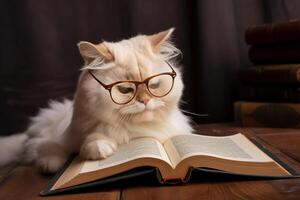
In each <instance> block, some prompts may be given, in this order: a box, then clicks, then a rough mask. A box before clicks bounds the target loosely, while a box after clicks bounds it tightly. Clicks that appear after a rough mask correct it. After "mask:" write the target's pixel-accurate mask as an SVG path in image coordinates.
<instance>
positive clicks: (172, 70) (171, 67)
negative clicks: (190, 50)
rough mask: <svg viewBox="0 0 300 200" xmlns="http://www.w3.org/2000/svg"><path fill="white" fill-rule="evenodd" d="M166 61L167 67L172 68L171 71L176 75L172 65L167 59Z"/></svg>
mask: <svg viewBox="0 0 300 200" xmlns="http://www.w3.org/2000/svg"><path fill="white" fill-rule="evenodd" d="M166 63H167V64H168V65H169V67H170V68H171V69H172V71H173V73H174V74H175V76H176V74H177V73H176V71H175V70H174V68H173V67H172V65H171V64H170V63H169V61H166Z"/></svg>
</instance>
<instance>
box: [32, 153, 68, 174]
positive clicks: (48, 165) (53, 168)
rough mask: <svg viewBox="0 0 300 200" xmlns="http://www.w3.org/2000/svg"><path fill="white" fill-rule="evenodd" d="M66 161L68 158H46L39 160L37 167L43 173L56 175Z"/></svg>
mask: <svg viewBox="0 0 300 200" xmlns="http://www.w3.org/2000/svg"><path fill="white" fill-rule="evenodd" d="M66 160H67V158H66V157H64V156H55V155H53V156H45V157H41V158H38V159H37V160H36V165H37V167H38V168H39V169H40V170H41V171H42V172H43V173H55V172H57V171H58V170H59V169H60V168H61V167H62V166H63V164H64V163H65V162H66Z"/></svg>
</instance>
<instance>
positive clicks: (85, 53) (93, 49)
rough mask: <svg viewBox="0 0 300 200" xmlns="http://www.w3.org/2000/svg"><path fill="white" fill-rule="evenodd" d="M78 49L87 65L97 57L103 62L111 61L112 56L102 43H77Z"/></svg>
mask: <svg viewBox="0 0 300 200" xmlns="http://www.w3.org/2000/svg"><path fill="white" fill-rule="evenodd" d="M78 48H79V52H80V54H81V56H82V58H83V59H84V61H85V64H89V63H90V62H92V61H93V60H94V59H95V58H98V57H101V58H102V59H103V60H105V61H110V60H112V59H113V55H112V54H111V53H110V51H109V50H108V48H107V47H106V46H105V45H104V44H103V43H100V44H92V43H90V42H85V41H83V42H79V43H78Z"/></svg>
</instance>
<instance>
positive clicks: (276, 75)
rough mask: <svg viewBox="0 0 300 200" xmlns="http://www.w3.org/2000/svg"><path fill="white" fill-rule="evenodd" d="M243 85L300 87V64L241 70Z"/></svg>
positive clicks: (253, 67)
mask: <svg viewBox="0 0 300 200" xmlns="http://www.w3.org/2000/svg"><path fill="white" fill-rule="evenodd" d="M239 78H240V80H241V82H242V83H246V84H257V85H266V84H268V85H272V86H275V85H279V86H282V85H287V86H290V85H297V86H298V85H300V84H299V83H300V64H281V65H280V64H277V65H256V66H251V67H244V68H241V69H240V70H239Z"/></svg>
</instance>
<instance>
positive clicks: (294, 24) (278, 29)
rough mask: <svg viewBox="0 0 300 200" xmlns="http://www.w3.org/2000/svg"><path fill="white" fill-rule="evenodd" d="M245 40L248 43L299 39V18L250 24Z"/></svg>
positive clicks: (283, 41)
mask: <svg viewBox="0 0 300 200" xmlns="http://www.w3.org/2000/svg"><path fill="white" fill-rule="evenodd" d="M245 40H246V42H247V43H248V44H250V45H258V44H272V43H286V42H292V41H300V20H291V21H284V22H276V23H268V24H262V25H253V26H250V27H248V28H247V30H246V32H245Z"/></svg>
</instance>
